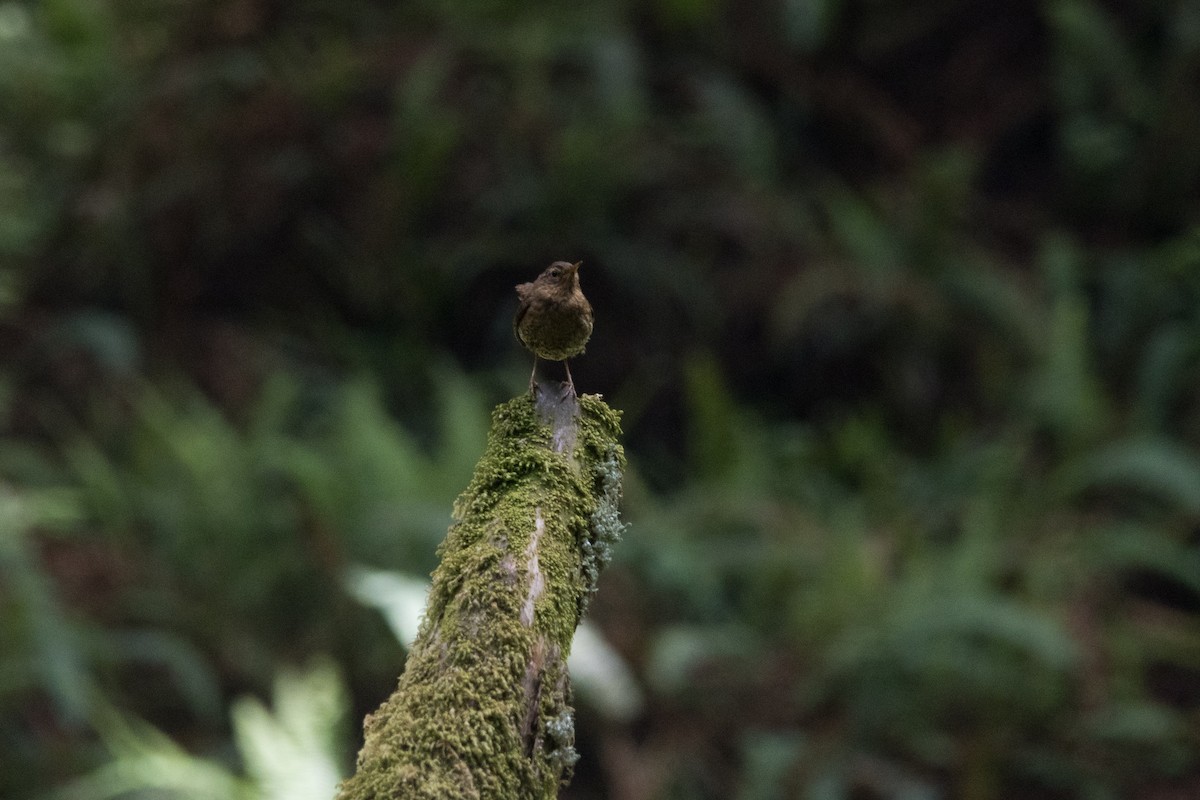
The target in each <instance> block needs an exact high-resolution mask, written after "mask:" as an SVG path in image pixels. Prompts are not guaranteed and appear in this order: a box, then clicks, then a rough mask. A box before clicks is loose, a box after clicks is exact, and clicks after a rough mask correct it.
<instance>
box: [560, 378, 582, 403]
mask: <svg viewBox="0 0 1200 800" xmlns="http://www.w3.org/2000/svg"><path fill="white" fill-rule="evenodd" d="M558 387H559V392H560V394H559V399H560V400H566V399H567V398H569V397H578V395H577V394H575V381H563V382H562V383H560V384H559V385H558Z"/></svg>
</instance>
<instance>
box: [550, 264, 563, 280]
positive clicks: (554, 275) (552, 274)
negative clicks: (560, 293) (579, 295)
mask: <svg viewBox="0 0 1200 800" xmlns="http://www.w3.org/2000/svg"><path fill="white" fill-rule="evenodd" d="M559 275H562V270H561V269H559V268H558V267H555V268H554V269H552V270H550V277H551V278H557V277H558V276H559Z"/></svg>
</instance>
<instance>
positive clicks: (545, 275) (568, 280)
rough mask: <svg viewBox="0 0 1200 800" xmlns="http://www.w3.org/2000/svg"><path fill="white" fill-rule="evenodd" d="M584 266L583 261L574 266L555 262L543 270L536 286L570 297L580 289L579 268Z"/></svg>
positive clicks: (535, 282) (563, 262)
mask: <svg viewBox="0 0 1200 800" xmlns="http://www.w3.org/2000/svg"><path fill="white" fill-rule="evenodd" d="M582 264H583V262H582V261H576V262H575V263H574V264H569V263H567V262H566V261H555V262H554V263H553V264H551V265H550V266H548V267H546V269H544V270H542V274H541V275H538V276H537V280H535V281H534V285H535V286H536V287H539V288H545V289H546V290H548V291H550V292H553V293H554V294H557V295H564V296H565V295H569V294H571V293H572V292H575V291H577V290H578V289H579V267H580V266H581V265H582Z"/></svg>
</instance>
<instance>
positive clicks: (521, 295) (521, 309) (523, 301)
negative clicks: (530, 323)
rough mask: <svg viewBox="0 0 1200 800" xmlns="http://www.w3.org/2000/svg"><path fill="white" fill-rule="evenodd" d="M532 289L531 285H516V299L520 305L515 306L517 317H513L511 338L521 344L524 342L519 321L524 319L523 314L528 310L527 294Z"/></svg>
mask: <svg viewBox="0 0 1200 800" xmlns="http://www.w3.org/2000/svg"><path fill="white" fill-rule="evenodd" d="M532 289H533V284H532V283H522V284H518V285H517V299H519V300H520V303H519V304H518V305H517V315H516V316H515V317H513V336H516V337H517V341H518V342H520V343H521V344H525V340H524V339H522V338H521V320H523V319H525V312H526V311H528V310H529V293H530V291H531V290H532Z"/></svg>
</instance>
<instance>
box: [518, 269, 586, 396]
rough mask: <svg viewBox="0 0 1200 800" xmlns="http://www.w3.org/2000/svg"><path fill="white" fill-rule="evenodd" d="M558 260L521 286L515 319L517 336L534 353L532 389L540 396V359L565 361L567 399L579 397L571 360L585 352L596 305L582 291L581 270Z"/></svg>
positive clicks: (519, 287)
mask: <svg viewBox="0 0 1200 800" xmlns="http://www.w3.org/2000/svg"><path fill="white" fill-rule="evenodd" d="M582 264H583V262H582V261H577V262H576V263H574V264H571V263H568V262H566V261H555V262H554V263H553V264H551V265H550V266H548V267H546V269H545V270H543V271H542V274H541V275H538V276H537V278H535V279H534V280H533V281H532V282H530V283H522V284H519V285H518V286H517V298H518V300H519V305H518V307H517V315H516V317H514V318H513V333H515V334H516V337H517V341H519V342H520V343H521V344H523V345H524V346H525V349H527V350H529V351H530V352H531V353H533V372H531V373H530V374H529V390H530V392H532V393H534V394H535V395H536V394H537V382H536V380H535V378H536V376H537V365H538V359H539V358H542V359H545V360H547V361H561V362H563V367H564V368H565V369H566V371H567V380H566V382H565V383H564V384H563V388H564V389H565V395H566V396H573V395H574V394H575V381H574V380H573V379H572V378H571V368H570V367H569V366H568V365H567V359H568V358H573V357H575V356H577V355H579V354H580V353H582V352H583V349H584V347H585V346H586V345H587V342H588V339H589V338H591V336H592V323H593V315H592V304H591V303H589V302H588V301H587V298H586V297H584V296H583V290H582V289H580V288H579V267H580V266H582Z"/></svg>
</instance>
